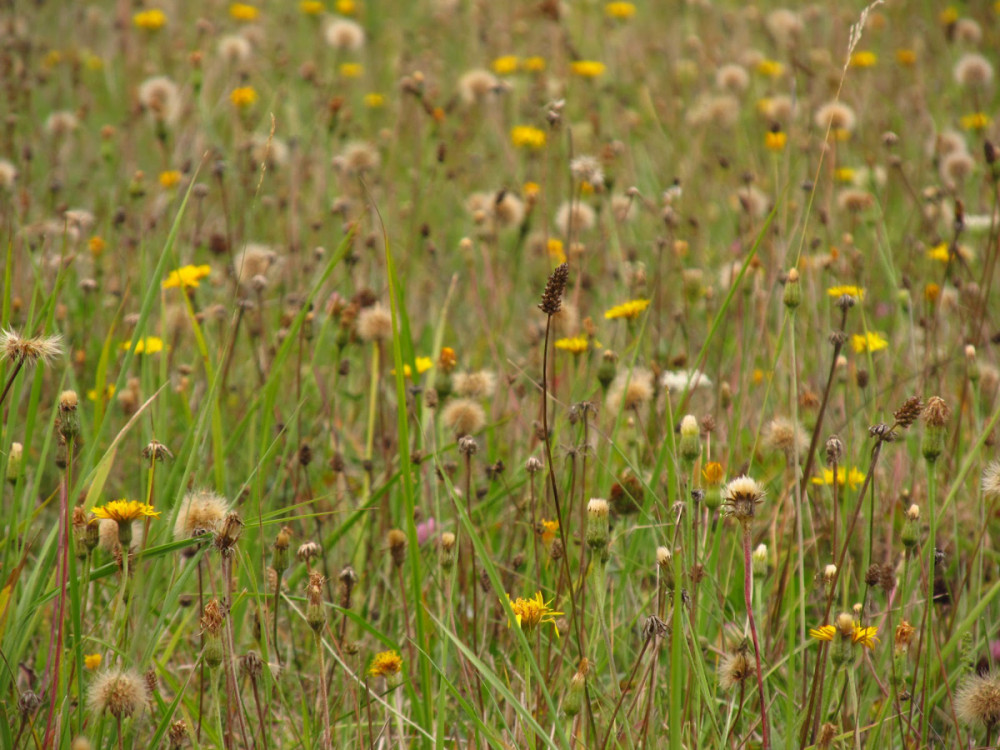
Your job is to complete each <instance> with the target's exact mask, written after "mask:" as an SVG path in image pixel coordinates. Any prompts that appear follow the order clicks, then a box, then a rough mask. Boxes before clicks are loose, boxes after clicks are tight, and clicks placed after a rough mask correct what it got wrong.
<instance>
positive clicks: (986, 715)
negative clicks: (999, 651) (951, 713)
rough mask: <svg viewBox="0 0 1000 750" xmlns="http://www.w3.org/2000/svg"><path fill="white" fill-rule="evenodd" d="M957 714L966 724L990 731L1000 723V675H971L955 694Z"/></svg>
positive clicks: (993, 673) (992, 673) (994, 673)
mask: <svg viewBox="0 0 1000 750" xmlns="http://www.w3.org/2000/svg"><path fill="white" fill-rule="evenodd" d="M955 713H956V714H958V718H959V719H961V720H962V721H963V722H965V723H966V724H982V725H983V726H984V727H986V728H987V729H988V730H990V731H992V730H993V728H994V727H995V726H996V725H997V723H1000V674H998V673H996V672H990V673H989V674H987V675H978V674H977V675H970V676H968V677H966V678H965V681H964V682H963V683H962V684H961V686H960V687H959V688H958V690H957V692H956V693H955Z"/></svg>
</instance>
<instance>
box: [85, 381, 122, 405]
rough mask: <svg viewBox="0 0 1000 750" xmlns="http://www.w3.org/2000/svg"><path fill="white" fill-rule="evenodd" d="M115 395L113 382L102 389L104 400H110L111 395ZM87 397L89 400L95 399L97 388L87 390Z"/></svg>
mask: <svg viewBox="0 0 1000 750" xmlns="http://www.w3.org/2000/svg"><path fill="white" fill-rule="evenodd" d="M114 395H115V384H114V383H111V384H110V385H109V386H108V387H107V388H105V389H104V400H105V401H110V400H111V397H112V396H114ZM87 398H88V399H90V400H91V401H97V389H96V388H91V389H90V390H89V391H87Z"/></svg>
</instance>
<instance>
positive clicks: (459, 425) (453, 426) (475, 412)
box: [428, 391, 486, 437]
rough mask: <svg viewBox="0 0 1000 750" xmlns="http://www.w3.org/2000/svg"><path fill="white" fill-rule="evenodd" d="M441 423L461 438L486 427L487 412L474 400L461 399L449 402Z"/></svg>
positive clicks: (442, 414)
mask: <svg viewBox="0 0 1000 750" xmlns="http://www.w3.org/2000/svg"><path fill="white" fill-rule="evenodd" d="M428 392H429V393H430V391H428ZM441 421H442V422H443V423H444V425H445V426H446V427H447V428H448V429H449V430H451V431H452V432H454V433H455V434H456V435H457V436H459V437H461V436H463V435H471V434H473V433H475V432H479V431H480V430H481V429H483V427H484V426H485V425H486V412H485V411H484V410H483V407H482V406H480V405H479V404H478V403H477V402H475V401H473V400H472V399H468V398H459V399H455V400H452V401H449V402H448V405H447V406H446V407H445V408H444V411H443V412H442V413H441Z"/></svg>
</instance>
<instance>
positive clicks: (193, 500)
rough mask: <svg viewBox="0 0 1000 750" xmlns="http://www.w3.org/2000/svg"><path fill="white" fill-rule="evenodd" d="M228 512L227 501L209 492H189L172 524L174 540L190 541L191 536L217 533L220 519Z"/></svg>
mask: <svg viewBox="0 0 1000 750" xmlns="http://www.w3.org/2000/svg"><path fill="white" fill-rule="evenodd" d="M228 512H229V501H228V500H226V498H224V497H222V496H221V495H217V494H215V493H214V492H212V491H210V490H197V491H195V492H189V493H188V494H186V495H185V496H184V500H183V501H181V507H180V509H178V511H177V520H176V521H175V522H174V539H178V540H179V539H190V538H191V537H193V536H199V535H201V534H209V533H214V532H216V531H218V529H219V525H220V524H221V523H222V519H223V518H225V517H226V513H228Z"/></svg>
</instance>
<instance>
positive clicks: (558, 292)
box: [538, 263, 569, 315]
mask: <svg viewBox="0 0 1000 750" xmlns="http://www.w3.org/2000/svg"><path fill="white" fill-rule="evenodd" d="M568 281H569V264H567V263H562V264H560V265H558V266H556V268H555V270H554V271H553V272H552V273H551V274H549V280H548V282H547V283H546V284H545V291H544V292H543V293H542V301H541V303H540V304H539V305H538V308H539V309H540V310H541V311H542V312H543V313H545V314H546V315H555V314H556V313H557V312H559V310H560V308H561V307H562V295H563V292H564V291H565V290H566V283H567V282H568Z"/></svg>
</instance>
